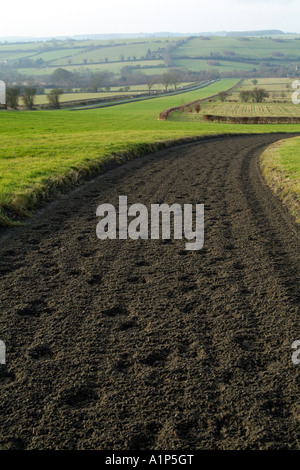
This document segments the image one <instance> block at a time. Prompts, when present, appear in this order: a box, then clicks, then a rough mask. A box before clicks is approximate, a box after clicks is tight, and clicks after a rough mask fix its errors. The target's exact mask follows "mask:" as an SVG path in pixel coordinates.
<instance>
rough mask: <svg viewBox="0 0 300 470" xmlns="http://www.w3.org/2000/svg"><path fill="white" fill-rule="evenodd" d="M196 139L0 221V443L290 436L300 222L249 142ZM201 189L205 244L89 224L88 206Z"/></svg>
mask: <svg viewBox="0 0 300 470" xmlns="http://www.w3.org/2000/svg"><path fill="white" fill-rule="evenodd" d="M283 137H286V136H284V135H265V136H262V135H257V136H239V137H227V138H226V137H225V138H215V139H208V140H205V141H203V142H200V143H197V144H189V145H183V146H177V147H173V148H170V149H166V150H163V151H160V152H157V153H153V154H151V155H148V156H147V157H142V158H140V159H137V160H134V161H132V162H129V163H128V164H126V165H124V166H122V167H119V168H116V169H114V170H111V171H109V172H107V173H106V174H105V175H102V176H101V177H98V178H95V179H94V180H92V181H90V182H88V183H87V184H86V185H84V186H83V187H81V188H80V189H78V190H75V191H73V192H72V193H71V194H69V195H68V196H65V197H63V198H62V199H60V200H59V201H58V202H55V203H52V204H50V205H49V206H48V207H47V208H46V209H43V210H41V211H39V213H37V214H36V216H35V217H34V218H32V219H31V220H29V221H27V222H26V223H25V224H24V226H22V227H18V228H14V229H5V230H2V232H1V246H0V256H1V258H0V259H1V265H0V272H1V288H0V302H1V303H0V339H1V340H2V341H4V342H5V344H6V364H5V365H1V366H0V390H1V392H0V393H1V399H0V449H2V450H5V449H25V450H33V449H36V450H54V449H55V450H74V449H78V450H96V449H97V450H110V449H113V450H143V449H146V450H176V449H187V450H201V449H204V450H214V449H217V450H242V449H250V450H256V449H261V450H263V449H297V450H299V448H300V445H299V419H300V404H299V370H300V366H297V365H294V364H293V363H292V353H293V350H292V349H291V345H292V343H293V342H294V341H295V340H297V339H300V331H299V304H300V302H299V300H300V298H299V266H300V259H299V258H300V250H299V248H300V244H299V227H297V226H296V225H295V224H294V223H293V221H292V220H291V219H290V217H289V215H288V213H287V212H286V210H285V209H284V207H282V205H281V203H280V202H279V200H277V199H276V198H275V197H274V196H273V194H272V193H271V191H270V190H269V188H268V187H267V186H266V185H265V184H264V182H263V180H262V178H261V175H260V171H259V166H258V158H259V156H260V154H261V153H262V152H263V150H264V149H265V148H266V146H267V145H269V144H271V143H273V142H275V141H277V140H279V139H281V138H283ZM119 195H127V196H128V203H129V205H130V204H133V203H136V202H138V203H142V204H145V205H147V207H148V208H150V204H153V203H167V204H172V203H174V202H177V203H178V202H179V203H180V204H183V203H189V204H196V203H199V204H201V203H203V204H205V245H204V248H203V249H202V250H199V251H194V252H193V251H187V250H185V241H184V240H170V241H163V240H137V241H134V240H105V241H101V240H99V239H98V238H97V237H96V225H97V222H98V220H99V219H97V217H96V208H97V206H98V205H99V204H102V203H111V204H113V205H115V206H116V207H117V206H118V196H119Z"/></svg>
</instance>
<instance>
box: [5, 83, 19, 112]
mask: <svg viewBox="0 0 300 470" xmlns="http://www.w3.org/2000/svg"><path fill="white" fill-rule="evenodd" d="M19 97H20V88H19V87H18V86H12V87H8V88H6V107H7V108H12V109H17V107H18V104H19Z"/></svg>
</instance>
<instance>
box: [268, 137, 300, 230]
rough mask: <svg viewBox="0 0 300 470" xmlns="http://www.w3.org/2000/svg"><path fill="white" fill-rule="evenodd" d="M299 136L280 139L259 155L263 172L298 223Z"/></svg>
mask: <svg viewBox="0 0 300 470" xmlns="http://www.w3.org/2000/svg"><path fill="white" fill-rule="evenodd" d="M299 152H300V137H295V138H294V139H288V140H282V141H280V142H277V143H276V144H274V145H272V146H271V147H269V148H268V149H267V150H266V151H265V152H264V153H263V155H262V157H261V166H262V169H263V174H264V177H265V179H266V181H267V182H268V184H269V185H270V187H271V188H272V189H273V191H274V192H275V193H276V194H278V195H279V197H280V198H281V199H282V201H283V203H284V204H285V205H286V206H287V207H288V209H289V210H290V212H291V213H292V214H293V216H294V217H295V220H296V222H297V223H300V158H299Z"/></svg>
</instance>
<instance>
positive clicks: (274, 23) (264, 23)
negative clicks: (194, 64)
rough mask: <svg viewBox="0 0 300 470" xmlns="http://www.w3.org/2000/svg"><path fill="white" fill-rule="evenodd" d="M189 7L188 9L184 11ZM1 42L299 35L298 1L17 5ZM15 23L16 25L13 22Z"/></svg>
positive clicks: (9, 8) (9, 9)
mask: <svg viewBox="0 0 300 470" xmlns="http://www.w3.org/2000/svg"><path fill="white" fill-rule="evenodd" d="M182 5H184V6H182ZM1 17H2V18H4V20H5V21H3V22H2V25H1V33H0V36H1V38H9V37H18V38H21V37H30V38H39V37H42V38H48V37H49V38H51V37H73V36H78V35H97V34H127V35H128V34H132V35H136V34H155V33H158V32H168V33H170V34H174V33H179V34H190V33H197V32H199V33H201V32H222V31H230V32H231V31H232V32H234V31H257V30H281V31H283V32H284V33H296V34H297V33H299V31H300V28H299V17H300V2H298V0H226V2H224V0H211V1H210V2H207V1H206V0H205V1H204V0H186V1H185V2H184V3H182V2H178V1H176V0H174V1H171V0H165V1H164V2H163V3H162V2H161V1H160V0H152V1H151V3H147V4H144V5H142V6H141V2H140V0H128V1H127V2H124V1H121V0H115V1H114V2H111V3H107V4H106V3H104V2H99V1H97V0H86V1H85V2H84V4H81V3H80V4H79V3H77V4H75V5H74V2H73V1H71V0H65V1H64V2H63V3H62V2H61V1H59V0H52V3H51V5H49V4H47V7H41V4H40V3H39V2H38V1H37V0H27V1H26V2H24V1H23V0H22V1H21V0H16V1H15V2H12V3H6V4H5V5H3V6H2V8H1ZM9 19H12V20H11V21H9Z"/></svg>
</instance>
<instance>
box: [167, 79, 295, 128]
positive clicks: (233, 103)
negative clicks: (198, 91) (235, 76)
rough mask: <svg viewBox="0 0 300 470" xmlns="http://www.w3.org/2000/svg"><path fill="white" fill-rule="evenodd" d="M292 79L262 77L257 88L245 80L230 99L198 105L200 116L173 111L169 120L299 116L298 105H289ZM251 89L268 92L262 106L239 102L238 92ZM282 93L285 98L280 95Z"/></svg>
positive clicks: (215, 99)
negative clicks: (215, 116)
mask: <svg viewBox="0 0 300 470" xmlns="http://www.w3.org/2000/svg"><path fill="white" fill-rule="evenodd" d="M292 82H293V79H292V78H262V79H258V83H257V84H256V85H254V84H253V82H252V80H244V81H243V82H242V84H241V85H240V86H239V87H238V88H235V89H234V90H233V91H232V92H230V96H228V97H227V98H226V100H225V101H224V102H221V100H220V99H219V98H214V99H213V100H211V101H205V102H203V103H201V109H200V112H199V114H196V113H195V112H194V113H189V112H188V110H186V112H185V113H181V112H175V113H172V114H171V115H170V118H169V119H171V120H180V121H199V119H200V120H201V119H202V118H203V115H206V114H212V115H217V116H233V117H234V116H236V117H246V116H247V117H256V116H260V117H267V116H273V117H300V105H298V106H297V105H295V104H293V103H292V93H293V92H294V89H292V87H291V85H292ZM254 86H257V87H259V88H264V89H265V90H266V91H267V92H268V93H269V95H270V96H269V98H266V99H265V101H264V102H263V103H253V102H249V103H242V102H241V101H240V98H239V93H240V91H242V90H252V89H253V88H254ZM282 94H284V96H283V95H282Z"/></svg>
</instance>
